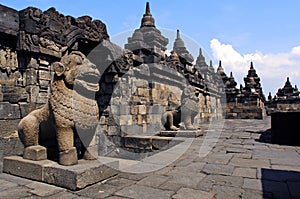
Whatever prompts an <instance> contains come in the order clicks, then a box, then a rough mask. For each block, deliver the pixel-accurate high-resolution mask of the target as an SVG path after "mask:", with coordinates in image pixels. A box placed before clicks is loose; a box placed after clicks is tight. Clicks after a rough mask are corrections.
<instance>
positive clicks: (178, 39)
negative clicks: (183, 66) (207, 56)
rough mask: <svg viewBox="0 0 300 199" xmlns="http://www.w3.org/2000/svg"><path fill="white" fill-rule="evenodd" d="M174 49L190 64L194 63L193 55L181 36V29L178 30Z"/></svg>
mask: <svg viewBox="0 0 300 199" xmlns="http://www.w3.org/2000/svg"><path fill="white" fill-rule="evenodd" d="M173 51H175V52H176V53H177V54H178V56H179V57H181V58H183V59H184V60H185V61H187V62H188V63H189V64H192V62H193V61H194V58H193V56H192V55H191V54H190V53H189V51H188V50H187V49H186V47H185V45H184V42H183V40H182V39H181V37H180V33H179V30H177V32H176V39H175V42H174V45H173Z"/></svg>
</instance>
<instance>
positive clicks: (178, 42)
mask: <svg viewBox="0 0 300 199" xmlns="http://www.w3.org/2000/svg"><path fill="white" fill-rule="evenodd" d="M178 48H185V46H184V42H183V40H182V39H181V38H180V33H179V30H177V35H176V39H175V42H174V46H173V50H176V49H178Z"/></svg>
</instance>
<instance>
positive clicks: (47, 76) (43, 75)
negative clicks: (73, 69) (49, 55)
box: [38, 70, 52, 81]
mask: <svg viewBox="0 0 300 199" xmlns="http://www.w3.org/2000/svg"><path fill="white" fill-rule="evenodd" d="M38 74H39V79H40V80H48V81H50V80H51V79H52V77H51V72H50V71H46V70H39V73H38Z"/></svg>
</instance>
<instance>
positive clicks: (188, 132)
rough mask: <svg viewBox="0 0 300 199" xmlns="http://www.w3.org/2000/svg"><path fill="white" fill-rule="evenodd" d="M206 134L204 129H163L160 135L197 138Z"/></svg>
mask: <svg viewBox="0 0 300 199" xmlns="http://www.w3.org/2000/svg"><path fill="white" fill-rule="evenodd" d="M203 134H204V131H203V130H200V129H198V130H179V131H161V132H160V133H159V134H158V135H159V136H167V137H188V138H196V137H199V136H202V135H203Z"/></svg>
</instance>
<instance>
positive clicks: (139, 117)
mask: <svg viewBox="0 0 300 199" xmlns="http://www.w3.org/2000/svg"><path fill="white" fill-rule="evenodd" d="M137 124H138V125H141V124H143V116H142V115H138V116H137Z"/></svg>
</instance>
